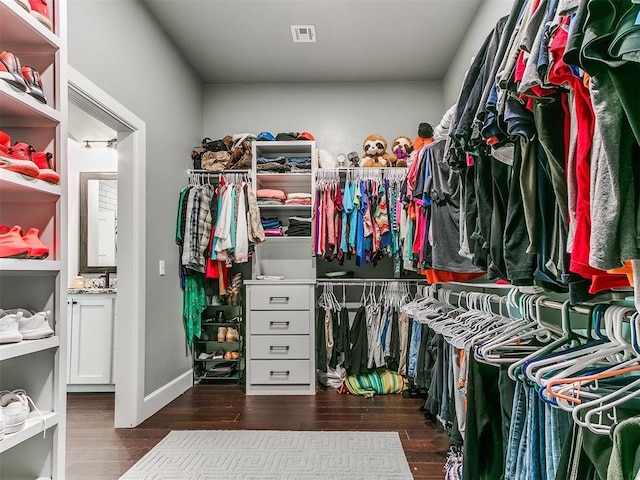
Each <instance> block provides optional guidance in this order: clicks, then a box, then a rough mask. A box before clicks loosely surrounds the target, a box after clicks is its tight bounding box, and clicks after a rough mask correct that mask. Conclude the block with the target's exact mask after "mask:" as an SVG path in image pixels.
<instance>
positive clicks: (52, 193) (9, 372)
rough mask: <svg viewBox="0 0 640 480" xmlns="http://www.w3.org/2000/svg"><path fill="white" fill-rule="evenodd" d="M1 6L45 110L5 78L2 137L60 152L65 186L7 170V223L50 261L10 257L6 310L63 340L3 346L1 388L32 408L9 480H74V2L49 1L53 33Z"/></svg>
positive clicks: (1, 460) (2, 210)
mask: <svg viewBox="0 0 640 480" xmlns="http://www.w3.org/2000/svg"><path fill="white" fill-rule="evenodd" d="M21 4H23V5H28V4H29V2H28V0H27V1H25V0H21V1H20V2H18V1H17V0H0V51H10V52H12V53H13V54H15V55H16V56H17V57H18V58H19V60H20V63H21V64H22V65H23V66H24V65H28V66H31V67H33V68H35V69H36V70H37V71H38V72H39V73H40V76H41V79H42V84H43V90H44V94H45V97H46V98H47V103H46V104H43V103H41V102H39V101H38V100H36V99H35V98H34V97H32V96H31V95H29V94H28V93H26V92H22V91H20V90H18V89H16V88H14V87H12V86H11V85H9V84H8V83H7V82H5V81H4V80H1V79H0V130H2V131H4V132H6V133H7V134H9V135H10V136H11V142H12V143H15V142H26V143H28V144H30V145H33V147H34V148H35V149H36V150H37V151H48V152H51V153H53V156H54V168H55V170H56V171H57V173H58V174H59V175H60V177H61V180H60V184H59V185H55V184H51V183H47V182H45V181H43V180H38V179H35V178H32V177H28V176H24V175H21V174H19V173H15V172H12V171H8V170H6V169H3V168H0V225H6V226H9V227H10V228H11V227H12V226H14V225H20V226H21V227H22V230H23V232H26V231H27V230H28V229H29V228H37V229H38V230H39V231H40V239H41V241H42V242H43V243H44V244H45V245H47V246H48V247H49V256H48V257H47V258H46V259H43V260H36V259H26V258H18V259H16V258H0V308H3V309H10V308H27V309H30V310H36V311H43V310H50V311H51V312H52V314H51V317H50V319H49V321H50V325H51V327H52V328H53V329H54V331H55V335H54V336H53V337H50V338H46V339H41V340H31V341H26V340H23V341H21V342H19V343H10V344H2V345H0V390H15V389H20V388H22V389H24V390H25V391H26V393H27V395H29V396H30V397H31V399H32V400H33V402H34V403H35V405H36V406H37V408H38V409H39V410H40V411H41V412H42V416H40V415H38V413H37V412H35V411H34V409H33V408H32V409H31V410H32V411H31V414H30V417H29V419H28V420H27V423H26V425H25V427H24V428H23V429H21V430H20V431H18V432H16V433H12V434H7V435H5V438H4V439H3V440H0V478H2V479H14V478H16V479H17V478H49V479H61V478H64V471H65V461H64V458H65V457H64V451H65V416H66V415H65V411H66V385H65V383H66V372H65V371H64V369H65V362H64V359H65V358H66V353H65V349H66V341H65V340H64V339H66V335H65V328H66V326H65V324H64V319H66V287H67V282H66V263H67V262H66V255H67V253H66V228H67V225H66V217H65V215H66V214H65V212H66V211H67V207H66V193H65V192H66V150H67V149H66V142H67V125H66V117H67V75H66V71H67V66H66V65H67V53H66V52H67V46H66V1H65V0H48V6H49V10H50V12H51V17H52V25H53V30H49V29H48V28H47V27H46V26H44V25H43V24H42V23H41V22H39V21H38V20H37V19H36V17H35V16H34V15H32V14H31V13H30V12H29V11H28V10H27V9H25V7H23V5H21Z"/></svg>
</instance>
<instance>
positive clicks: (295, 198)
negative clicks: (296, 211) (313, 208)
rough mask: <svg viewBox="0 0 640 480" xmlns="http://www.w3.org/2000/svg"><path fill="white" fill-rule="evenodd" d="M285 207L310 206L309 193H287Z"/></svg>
mask: <svg viewBox="0 0 640 480" xmlns="http://www.w3.org/2000/svg"><path fill="white" fill-rule="evenodd" d="M284 204H285V205H311V194H310V193H289V194H288V195H287V199H286V200H285V201H284Z"/></svg>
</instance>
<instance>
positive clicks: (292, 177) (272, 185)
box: [252, 140, 317, 279]
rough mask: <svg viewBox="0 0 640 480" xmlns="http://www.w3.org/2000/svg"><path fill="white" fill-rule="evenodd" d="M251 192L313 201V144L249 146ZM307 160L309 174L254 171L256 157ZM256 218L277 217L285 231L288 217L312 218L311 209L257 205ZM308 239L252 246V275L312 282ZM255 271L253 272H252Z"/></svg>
mask: <svg viewBox="0 0 640 480" xmlns="http://www.w3.org/2000/svg"><path fill="white" fill-rule="evenodd" d="M252 149H253V151H252V153H253V159H254V161H253V170H252V177H253V179H254V181H253V185H254V189H256V191H257V190H259V189H262V188H268V189H277V190H282V191H284V192H285V193H301V192H304V193H310V194H311V198H312V201H313V197H314V193H315V184H314V182H313V179H314V178H315V171H316V168H317V158H316V143H315V142H314V141H308V140H299V141H284V142H269V141H256V142H253V146H252ZM280 156H282V157H287V158H291V157H311V170H310V171H309V172H287V173H271V172H260V171H258V170H257V159H258V158H259V157H265V158H274V157H280ZM259 208H260V216H262V217H277V218H278V219H279V220H280V223H281V224H282V226H283V227H284V228H285V229H286V228H287V227H288V225H289V217H291V216H296V215H297V216H301V217H312V213H313V210H312V209H313V206H312V205H259ZM312 248H313V246H312V244H311V237H310V236H304V237H288V236H286V234H285V236H283V237H267V239H266V240H265V242H263V243H261V244H259V245H256V257H255V263H254V268H253V274H254V277H255V275H259V274H265V275H285V276H286V277H287V278H295V279H309V278H315V261H314V259H313V257H312V256H311V251H312ZM255 267H257V268H255Z"/></svg>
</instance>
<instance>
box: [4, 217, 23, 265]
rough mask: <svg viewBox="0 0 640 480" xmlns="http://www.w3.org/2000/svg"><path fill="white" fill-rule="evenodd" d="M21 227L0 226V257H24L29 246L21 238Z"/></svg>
mask: <svg viewBox="0 0 640 480" xmlns="http://www.w3.org/2000/svg"><path fill="white" fill-rule="evenodd" d="M21 233H22V229H21V228H20V227H19V226H18V225H16V226H15V227H13V228H9V227H5V226H4V225H1V226H0V258H26V257H27V254H28V252H29V246H28V245H27V243H26V242H25V241H24V240H23V239H22V235H21Z"/></svg>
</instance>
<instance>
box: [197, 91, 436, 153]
mask: <svg viewBox="0 0 640 480" xmlns="http://www.w3.org/2000/svg"><path fill="white" fill-rule="evenodd" d="M443 106H444V105H443V103H442V88H441V84H440V82H388V83H387V82H385V83H325V84H250V85H249V84H247V85H239V84H231V85H207V86H206V87H205V89H204V130H203V136H204V137H211V138H213V139H215V138H221V137H223V136H224V135H226V134H233V133H240V132H247V131H248V132H252V133H255V134H258V133H259V132H261V131H269V132H271V133H273V134H274V135H275V134H276V133H278V132H290V131H295V132H301V131H308V132H311V134H313V136H314V137H315V139H316V143H317V146H318V148H324V149H326V150H328V151H329V152H331V153H333V154H334V155H335V154H338V153H345V154H347V153H349V152H352V151H356V152H357V153H358V155H359V156H362V142H363V141H364V139H365V137H366V136H367V135H370V134H372V133H377V134H380V135H382V136H384V137H385V138H386V139H387V141H388V143H389V146H391V141H392V140H393V139H394V138H395V137H397V136H398V135H406V136H408V137H410V138H411V139H413V138H414V137H415V136H416V135H417V130H418V124H419V123H420V122H429V123H432V124H433V125H434V126H435V125H436V124H437V123H438V122H439V121H440V118H441V116H442V114H443V113H444V110H443Z"/></svg>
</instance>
